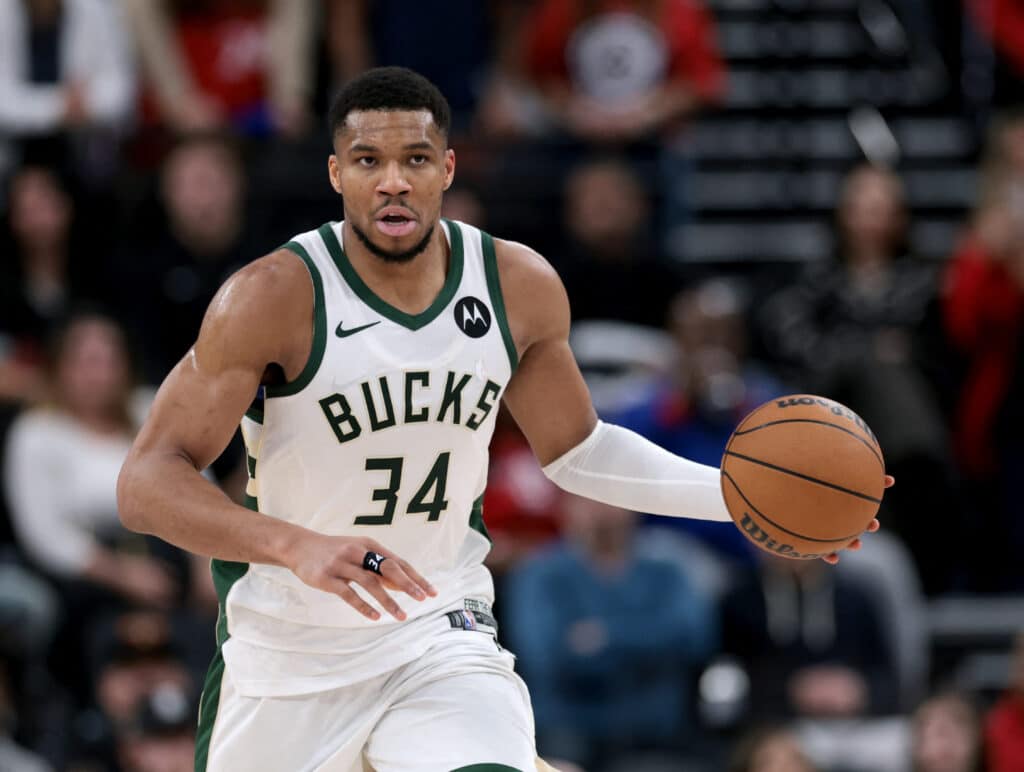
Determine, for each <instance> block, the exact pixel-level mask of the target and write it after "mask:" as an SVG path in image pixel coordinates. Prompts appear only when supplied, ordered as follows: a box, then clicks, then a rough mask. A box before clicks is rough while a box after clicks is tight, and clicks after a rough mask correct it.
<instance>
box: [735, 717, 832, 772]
mask: <svg viewBox="0 0 1024 772" xmlns="http://www.w3.org/2000/svg"><path fill="white" fill-rule="evenodd" d="M728 772H816V768H815V766H814V765H813V764H812V763H811V760H810V759H808V758H807V756H806V755H805V754H804V752H803V751H802V750H801V749H800V745H799V744H798V743H797V740H796V737H795V736H794V735H793V734H792V733H791V732H789V731H787V730H786V729H783V728H781V727H779V728H768V729H759V730H755V731H753V732H751V733H749V734H747V735H746V737H744V738H742V739H741V740H740V742H739V744H738V745H737V746H736V749H735V751H734V752H733V756H732V760H731V761H730V763H729V770H728Z"/></svg>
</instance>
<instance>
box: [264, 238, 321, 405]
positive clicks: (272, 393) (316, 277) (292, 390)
mask: <svg viewBox="0 0 1024 772" xmlns="http://www.w3.org/2000/svg"><path fill="white" fill-rule="evenodd" d="M282 249H287V250H288V251H289V252H292V253H293V254H295V255H296V256H297V257H299V259H301V260H302V262H303V263H305V264H306V270H308V271H309V278H310V279H311V280H312V281H313V345H312V347H311V348H310V350H309V359H307V360H306V365H305V367H303V368H302V372H300V373H299V374H298V376H296V378H295V380H293V381H288V382H287V383H283V384H281V385H279V386H267V387H266V391H265V392H264V393H265V394H266V397H267V399H270V398H273V397H290V396H291V395H293V394H298V393H299V392H300V391H302V390H303V389H304V388H306V386H308V385H309V382H310V381H311V380H313V376H314V375H315V374H316V371H317V370H319V369H320V362H321V361H322V360H323V358H324V349H325V348H326V346H327V310H326V308H325V306H324V283H323V280H322V279H321V278H320V271H319V269H317V267H316V263H314V262H313V258H311V257H310V256H309V253H308V252H307V251H306V248H305V247H304V246H302V244H300V243H299V242H297V241H289V242H288V243H287V244H285V245H284V246H283V247H282Z"/></svg>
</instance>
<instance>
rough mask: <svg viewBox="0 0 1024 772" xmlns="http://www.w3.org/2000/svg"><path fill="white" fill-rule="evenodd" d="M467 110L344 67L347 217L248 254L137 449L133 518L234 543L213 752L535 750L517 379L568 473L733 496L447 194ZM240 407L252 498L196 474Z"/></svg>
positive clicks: (214, 700)
mask: <svg viewBox="0 0 1024 772" xmlns="http://www.w3.org/2000/svg"><path fill="white" fill-rule="evenodd" d="M448 125H449V111H448V106H447V104H446V102H445V101H444V98H443V97H442V96H441V94H440V93H439V92H438V91H437V89H436V88H434V86H433V85H431V84H430V83H429V82H427V81H426V80H424V79H423V78H422V77H420V76H418V75H416V74H415V73H412V72H410V71H408V70H403V69H398V68H382V69H377V70H371V71H369V72H367V73H366V74H364V75H363V76H361V77H359V78H357V79H355V80H354V81H352V82H351V83H350V84H349V85H348V86H346V88H345V89H344V90H343V91H342V92H341V94H340V95H339V96H338V98H337V100H336V101H335V104H334V105H333V107H332V110H331V131H332V139H333V142H334V150H335V153H334V155H332V156H330V159H329V164H328V168H329V174H330V181H331V184H332V186H333V187H334V189H335V190H336V191H337V192H338V193H339V194H341V195H342V196H343V199H344V213H345V219H344V221H343V222H338V223H327V224H325V225H323V226H321V227H320V228H318V229H316V230H313V231H309V232H307V233H303V234H300V235H298V236H296V237H295V238H294V239H293V240H292V241H291V242H289V243H288V244H287V245H285V247H283V248H281V249H279V250H277V251H275V252H273V253H271V254H270V255H268V256H266V257H263V258H261V259H259V260H257V261H255V262H254V263H252V264H251V265H249V266H248V267H246V268H244V269H242V270H241V271H239V272H238V273H237V274H236V275H235V276H233V277H232V278H231V279H229V280H228V281H227V283H226V284H225V285H224V287H223V288H222V289H221V290H220V292H219V293H218V295H217V297H216V298H215V299H214V301H213V302H212V304H211V306H210V308H209V311H208V312H207V315H206V319H205V320H204V322H203V326H202V329H201V330H200V333H199V338H198V340H197V341H196V344H195V346H194V347H193V348H192V349H191V350H190V351H189V352H188V354H187V355H186V356H185V358H184V359H183V360H182V361H181V362H180V363H179V364H178V366H177V367H176V368H175V369H174V371H173V372H172V373H171V374H170V375H169V376H168V378H167V380H166V381H165V383H164V385H163V386H162V387H161V389H160V393H159V394H158V396H157V400H156V403H155V405H154V407H153V410H152V413H151V415H150V418H149V419H148V421H147V422H146V425H145V426H144V427H143V429H142V431H141V432H140V434H139V436H138V439H137V441H136V443H135V446H134V448H133V449H132V452H131V454H130V456H129V458H128V460H127V462H126V463H125V467H124V470H123V471H122V475H121V479H120V482H119V488H118V499H119V504H120V507H121V516H122V519H123V520H124V522H125V524H126V525H128V526H129V527H130V528H133V529H135V530H139V531H143V532H147V533H153V534H156V535H158V536H161V537H163V538H165V539H167V540H168V541H171V542H173V543H175V544H178V545H180V546H182V547H184V548H185V549H188V550H191V551H193V552H197V553H200V554H205V555H211V556H213V557H214V561H213V571H214V577H215V581H216V584H217V589H218V592H219V594H220V598H221V618H220V622H219V624H218V644H219V647H220V648H219V650H218V653H217V656H216V658H215V660H214V663H213V665H212V666H211V668H210V673H209V676H208V678H207V683H206V688H205V690H204V694H203V699H202V706H201V714H200V730H199V735H198V740H197V749H196V769H198V770H203V769H211V770H213V769H216V770H240V769H245V770H289V772H291V771H293V770H322V771H323V772H327V771H330V772H335V771H337V772H358V771H360V770H363V769H365V768H366V767H367V766H368V767H371V768H372V769H375V770H378V772H399V771H401V772H414V771H415V772H419V771H422V772H437V771H438V770H477V771H478V772H483V771H484V770H520V772H525V770H532V769H533V768H534V764H535V750H534V740H533V720H532V716H531V712H530V704H529V697H528V695H527V693H526V689H525V686H524V685H523V683H522V682H521V681H520V679H519V678H518V677H517V676H516V675H515V673H514V672H513V666H512V658H511V656H510V655H509V654H508V653H507V652H505V651H503V650H502V649H501V648H500V647H499V646H497V645H496V629H495V624H494V620H493V618H492V616H491V613H490V603H491V601H492V599H493V597H492V596H493V587H492V582H491V578H490V575H489V573H488V571H487V569H486V568H485V567H484V565H483V560H484V556H485V555H486V554H487V551H488V547H489V541H488V539H487V538H486V530H485V529H484V527H483V521H482V516H481V511H480V500H481V494H482V493H483V488H484V484H485V481H486V477H487V446H488V442H489V440H490V436H491V433H492V431H493V428H494V421H495V415H496V413H497V405H498V401H499V400H501V399H504V401H505V404H506V405H507V406H508V409H509V410H510V411H511V413H512V415H513V416H514V417H515V419H516V421H517V422H518V423H519V425H520V427H521V428H522V430H523V432H524V434H525V435H526V437H527V438H528V440H529V441H530V444H531V445H532V447H533V450H534V452H535V454H536V455H537V457H538V459H539V460H540V462H541V463H542V464H543V465H544V471H545V473H546V474H547V475H548V476H549V477H550V478H551V479H552V480H554V481H555V482H556V483H557V484H558V485H560V486H561V487H563V488H564V489H566V490H568V491H571V492H573V493H577V494H580V495H583V496H590V497H592V498H595V499H599V500H601V501H605V502H608V503H611V504H615V505H617V506H621V507H625V508H628V509H633V510H638V511H643V512H652V513H657V514H663V515H672V516H690V517H701V518H708V519H714V520H722V521H728V520H729V514H728V512H727V511H726V508H725V505H724V503H723V500H722V493H721V490H720V488H719V471H718V470H717V469H715V468H713V467H707V466H702V465H699V464H695V463H692V462H690V461H687V460H685V459H682V458H679V457H677V456H674V455H672V454H670V453H668V452H666V451H664V450H661V449H660V448H658V447H657V446H655V445H653V444H651V443H649V442H647V441H646V440H644V439H642V438H641V437H639V436H638V435H636V434H633V433H632V432H629V431H626V430H625V429H622V428H619V427H616V426H610V425H607V424H604V423H602V422H600V421H599V420H598V419H597V416H596V415H595V413H594V409H593V407H592V406H591V403H590V398H589V395H588V393H587V389H586V386H585V385H584V383H583V379H582V377H581V376H580V373H579V370H578V368H577V366H576V363H575V361H574V360H573V356H572V353H571V351H570V349H569V346H568V333H569V305H568V301H567V299H566V296H565V292H564V290H563V288H562V285H561V282H560V281H559V279H558V277H557V275H556V274H555V273H554V271H553V270H552V269H551V268H550V266H549V265H548V264H547V263H546V262H545V261H544V259H543V258H541V257H540V256H539V255H537V254H536V253H535V252H533V251H532V250H530V249H529V248H527V247H524V246H522V245H520V244H515V243H512V242H507V241H501V240H496V239H492V238H491V237H490V236H488V235H487V234H485V233H482V232H481V231H479V230H477V229H476V228H473V227H471V226H468V225H465V224H463V223H458V222H452V221H444V220H441V219H440V210H441V198H442V195H443V192H444V191H445V190H446V189H447V188H448V186H449V185H450V184H451V182H452V179H453V176H454V172H455V154H454V152H453V151H452V150H451V149H450V148H449V147H448V146H447V132H448ZM239 421H241V422H242V429H243V434H244V436H245V441H246V447H247V451H248V456H249V472H250V479H249V490H248V492H249V505H250V506H249V508H248V509H246V508H243V507H239V506H236V505H235V504H233V503H232V502H231V501H229V500H228V499H227V498H226V497H225V496H224V495H223V494H222V493H221V492H220V491H219V490H218V489H216V488H215V487H214V486H213V485H211V484H210V483H208V482H207V481H206V480H205V479H204V478H203V477H202V476H201V475H200V474H199V470H201V469H203V468H204V467H206V466H207V465H208V464H209V463H210V462H211V461H212V460H213V459H214V458H216V456H217V455H218V454H219V453H220V452H221V450H222V449H223V448H224V446H225V445H226V444H227V442H228V441H229V439H230V437H231V435H232V432H233V431H234V427H235V426H236V425H237V424H238V423H239ZM875 527H877V523H874V524H873V525H872V529H873V528H875ZM855 545H856V541H855V542H854V546H855ZM833 558H834V556H833ZM407 561H408V562H407ZM414 566H415V568H414Z"/></svg>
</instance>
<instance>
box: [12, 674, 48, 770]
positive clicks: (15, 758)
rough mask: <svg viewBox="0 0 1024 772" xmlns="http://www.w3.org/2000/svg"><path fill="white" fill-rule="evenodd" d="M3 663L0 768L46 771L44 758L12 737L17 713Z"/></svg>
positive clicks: (46, 766) (46, 765)
mask: <svg viewBox="0 0 1024 772" xmlns="http://www.w3.org/2000/svg"><path fill="white" fill-rule="evenodd" d="M4 665H5V663H3V662H2V661H0V769H3V770H10V771H11V772H48V770H50V765H49V764H47V763H46V761H45V760H43V759H42V758H40V757H39V756H36V755H35V754H34V753H31V752H30V751H28V750H26V749H25V748H22V747H20V746H19V745H18V744H17V743H16V742H15V741H14V739H13V737H12V734H13V731H14V729H15V727H16V724H17V719H18V714H17V712H16V710H15V706H14V700H13V697H12V695H11V688H10V684H9V681H8V675H7V669H6V667H5V666H4Z"/></svg>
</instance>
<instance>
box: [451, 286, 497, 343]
mask: <svg viewBox="0 0 1024 772" xmlns="http://www.w3.org/2000/svg"><path fill="white" fill-rule="evenodd" d="M455 323H456V324H457V325H459V329H460V330H462V331H463V332H464V333H466V335H468V336H469V337H471V338H482V337H483V336H484V335H486V334H487V331H488V330H489V329H491V312H490V309H488V308H487V306H485V305H484V304H483V302H481V301H479V300H477V299H476V298H475V297H473V296H472V295H467V296H466V297H464V298H462V299H461V300H459V302H458V303H456V304H455Z"/></svg>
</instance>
